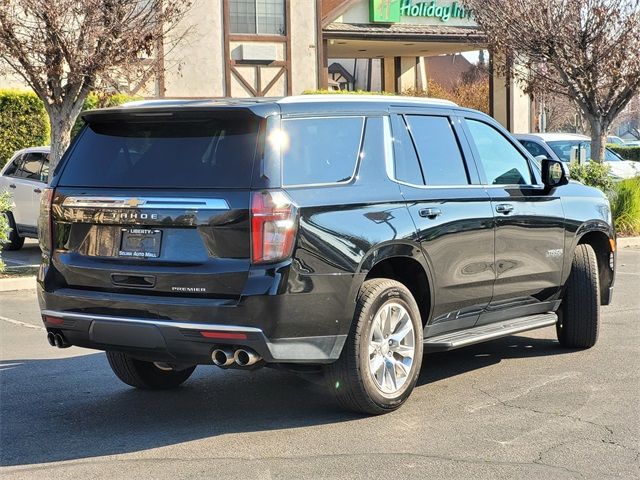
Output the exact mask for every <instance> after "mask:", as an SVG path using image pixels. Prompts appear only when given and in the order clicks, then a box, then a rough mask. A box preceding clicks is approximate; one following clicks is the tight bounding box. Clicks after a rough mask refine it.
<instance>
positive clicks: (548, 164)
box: [542, 158, 569, 188]
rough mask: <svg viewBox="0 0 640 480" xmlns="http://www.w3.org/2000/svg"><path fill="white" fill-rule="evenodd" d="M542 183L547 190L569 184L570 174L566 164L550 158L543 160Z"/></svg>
mask: <svg viewBox="0 0 640 480" xmlns="http://www.w3.org/2000/svg"><path fill="white" fill-rule="evenodd" d="M542 182H543V183H544V185H545V187H547V188H553V187H559V186H560V185H566V184H567V183H569V172H568V171H567V167H566V166H565V164H564V163H562V162H559V161H558V160H550V159H548V158H545V159H544V160H542Z"/></svg>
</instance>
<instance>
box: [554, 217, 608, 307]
mask: <svg viewBox="0 0 640 480" xmlns="http://www.w3.org/2000/svg"><path fill="white" fill-rule="evenodd" d="M578 245H589V246H590V247H591V248H593V251H594V252H595V254H596V258H597V260H598V275H599V283H600V301H601V303H602V304H603V305H607V304H609V300H610V299H609V288H610V287H611V286H613V281H614V268H615V253H616V248H615V235H614V233H613V231H612V229H611V227H610V226H609V225H606V224H599V223H598V224H595V225H592V226H591V227H590V228H583V229H581V230H579V231H578V234H577V235H576V240H575V244H574V245H573V248H572V249H571V255H572V256H573V255H574V252H575V249H576V247H577V246H578ZM570 258H573V257H570ZM565 264H568V269H567V271H566V272H565V278H564V279H565V282H566V280H567V278H568V277H569V274H570V273H571V261H570V259H567V262H565Z"/></svg>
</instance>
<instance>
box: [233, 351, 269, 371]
mask: <svg viewBox="0 0 640 480" xmlns="http://www.w3.org/2000/svg"><path fill="white" fill-rule="evenodd" d="M233 359H234V360H235V362H236V363H237V364H238V365H240V366H241V367H250V366H251V365H254V364H256V363H258V362H259V361H260V360H262V357H260V355H258V354H257V353H256V352H254V351H253V350H245V349H244V348H239V349H238V350H236V351H235V352H234V354H233Z"/></svg>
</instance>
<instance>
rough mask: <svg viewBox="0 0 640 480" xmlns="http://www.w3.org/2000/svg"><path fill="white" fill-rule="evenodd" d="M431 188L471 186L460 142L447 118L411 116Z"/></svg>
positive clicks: (408, 119) (419, 153)
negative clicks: (437, 186) (433, 186)
mask: <svg viewBox="0 0 640 480" xmlns="http://www.w3.org/2000/svg"><path fill="white" fill-rule="evenodd" d="M406 120H407V124H408V125H409V129H410V131H411V135H412V137H413V141H414V143H415V145H416V148H417V150H418V156H419V157H420V163H421V165H422V173H423V174H424V177H425V183H426V184H427V185H467V184H468V183H469V178H468V176H467V170H466V168H465V166H464V160H463V159H462V154H461V152H460V147H459V146H458V140H457V139H456V136H455V134H454V132H453V129H452V128H451V123H450V122H449V119H448V118H447V117H432V116H424V115H408V116H407V117H406Z"/></svg>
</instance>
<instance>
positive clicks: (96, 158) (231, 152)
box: [59, 116, 259, 188]
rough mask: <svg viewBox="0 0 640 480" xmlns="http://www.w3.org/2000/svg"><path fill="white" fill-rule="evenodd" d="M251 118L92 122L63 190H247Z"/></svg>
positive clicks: (252, 150) (254, 125)
mask: <svg viewBox="0 0 640 480" xmlns="http://www.w3.org/2000/svg"><path fill="white" fill-rule="evenodd" d="M258 130H259V123H258V122H257V121H256V120H255V119H254V118H253V117H247V116H243V117H234V118H215V119H211V118H206V119H198V120H196V119H190V120H177V119H165V120H164V121H145V122H141V121H136V120H135V119H131V120H128V119H127V120H125V119H121V120H120V121H118V122H115V121H109V122H92V123H91V124H89V125H87V127H86V128H85V130H84V131H83V133H82V135H81V137H80V139H79V140H78V142H77V143H76V145H75V148H74V150H73V152H72V154H71V155H70V157H69V159H68V161H67V163H66V165H65V166H64V169H63V171H62V175H61V177H60V180H59V185H61V186H67V187H144V188H218V187H222V188H249V187H250V184H251V172H252V169H253V159H254V157H255V154H256V146H257V141H258Z"/></svg>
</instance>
